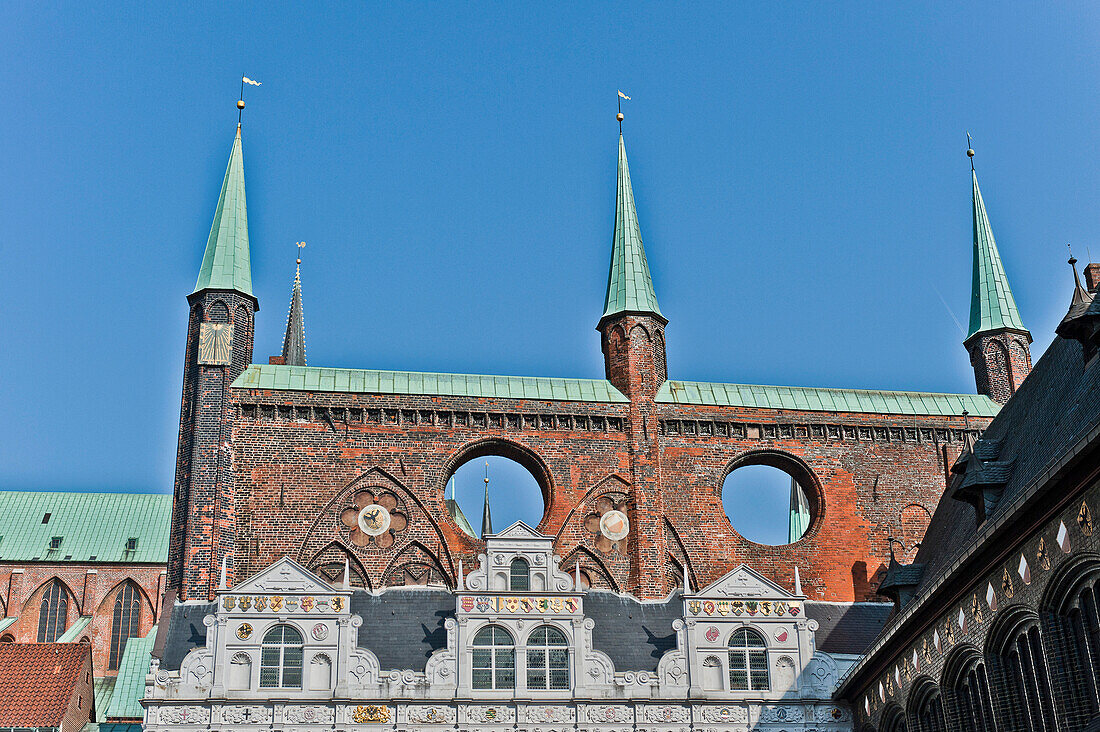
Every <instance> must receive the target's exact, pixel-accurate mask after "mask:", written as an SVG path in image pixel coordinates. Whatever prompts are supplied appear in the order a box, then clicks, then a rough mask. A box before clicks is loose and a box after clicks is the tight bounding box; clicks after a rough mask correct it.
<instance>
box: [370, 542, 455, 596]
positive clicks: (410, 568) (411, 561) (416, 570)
mask: <svg viewBox="0 0 1100 732" xmlns="http://www.w3.org/2000/svg"><path fill="white" fill-rule="evenodd" d="M424 573H427V575H426V576H425V575H424ZM436 575H438V579H439V580H440V581H441V582H442V584H443V585H445V586H446V587H448V588H451V589H453V588H454V586H455V584H454V582H453V581H452V579H451V577H450V576H449V575H448V574H447V572H446V571H445V570H444V569H443V565H442V564H441V563H440V561H439V559H438V558H437V557H436V556H435V555H434V554H433V553H432V552H431V551H429V550H428V548H427V547H425V546H424V545H423V544H421V543H420V542H418V541H415V540H414V541H410V542H409V543H408V544H406V545H405V546H404V547H403V548H402V549H401V550H400V551H399V552H398V553H397V554H396V555H394V557H393V559H391V560H390V563H389V565H388V566H387V567H386V570H385V571H384V572H383V573H382V585H383V586H384V587H394V586H401V585H405V584H434V583H433V581H432V580H434V579H436V578H437V577H436ZM410 576H411V577H412V578H413V579H414V580H416V581H415V582H413V583H409V582H407V581H406V580H407V579H408V578H409V577H410ZM422 577H423V578H424V580H425V581H424V582H420V581H419V580H420V579H421V578H422ZM398 579H400V580H401V581H400V582H398V581H397V580H398Z"/></svg>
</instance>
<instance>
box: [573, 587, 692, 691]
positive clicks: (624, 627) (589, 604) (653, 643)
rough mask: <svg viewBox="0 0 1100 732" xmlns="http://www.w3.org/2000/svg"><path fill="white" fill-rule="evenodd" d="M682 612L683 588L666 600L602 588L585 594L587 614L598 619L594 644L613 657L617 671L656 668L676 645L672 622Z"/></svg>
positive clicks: (680, 615)
mask: <svg viewBox="0 0 1100 732" xmlns="http://www.w3.org/2000/svg"><path fill="white" fill-rule="evenodd" d="M683 612H684V604H683V598H682V593H681V592H680V591H676V592H674V593H673V594H672V595H671V596H670V597H669V598H668V599H667V600H666V601H664V602H641V601H639V600H636V599H635V598H633V597H631V596H629V595H619V594H616V593H614V592H607V591H600V590H590V591H589V592H588V593H587V594H586V595H585V596H584V614H585V617H588V618H592V619H593V620H595V621H596V625H595V627H594V628H593V629H592V647H593V648H595V649H596V650H597V651H603V652H604V653H606V654H607V655H608V656H610V657H611V662H612V663H613V664H615V670H616V671H656V670H657V662H658V661H660V660H661V656H663V655H664V654H665V652H666V651H670V650H672V649H674V648H675V647H676V632H675V631H673V630H672V622H673V621H674V620H676V619H677V618H681V617H683Z"/></svg>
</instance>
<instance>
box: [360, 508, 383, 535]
mask: <svg viewBox="0 0 1100 732" xmlns="http://www.w3.org/2000/svg"><path fill="white" fill-rule="evenodd" d="M389 528H390V512H389V511H387V510H386V507H385V506H382V505H380V504H377V503H374V504H371V505H369V506H367V507H366V508H364V509H363V510H362V511H360V512H359V530H360V531H362V532H363V533H364V534H367V535H368V536H379V535H380V534H384V533H386V531H387V530H389Z"/></svg>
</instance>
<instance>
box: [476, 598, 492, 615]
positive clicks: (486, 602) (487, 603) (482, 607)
mask: <svg viewBox="0 0 1100 732" xmlns="http://www.w3.org/2000/svg"><path fill="white" fill-rule="evenodd" d="M475 606H476V607H477V610H478V612H481V613H483V612H485V611H487V610H488V609H489V608H491V607H492V606H493V599H492V598H491V597H479V598H477V602H476V603H475Z"/></svg>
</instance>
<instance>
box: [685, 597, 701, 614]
mask: <svg viewBox="0 0 1100 732" xmlns="http://www.w3.org/2000/svg"><path fill="white" fill-rule="evenodd" d="M702 607H703V603H701V602H699V601H698V600H692V601H691V602H689V603H688V610H690V611H691V614H692V615H698V614H699V610H700V609H702Z"/></svg>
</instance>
